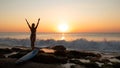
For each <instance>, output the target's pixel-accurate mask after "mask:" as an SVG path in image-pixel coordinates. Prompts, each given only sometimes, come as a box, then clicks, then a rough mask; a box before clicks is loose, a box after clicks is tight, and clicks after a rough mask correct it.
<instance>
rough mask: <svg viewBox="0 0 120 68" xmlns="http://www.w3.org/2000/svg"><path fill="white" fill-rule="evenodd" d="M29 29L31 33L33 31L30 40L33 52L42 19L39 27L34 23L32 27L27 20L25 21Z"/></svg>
mask: <svg viewBox="0 0 120 68" xmlns="http://www.w3.org/2000/svg"><path fill="white" fill-rule="evenodd" d="M25 20H26V22H27V24H28V26H29V28H30V31H31V35H30V40H31V48H32V50H33V49H34V46H35V40H36V29H37V27H38V25H39V21H40V18H39V19H38V22H37V25H36V26H35V24H34V23H32V25H31V26H30V24H29V22H28V21H27V19H25Z"/></svg>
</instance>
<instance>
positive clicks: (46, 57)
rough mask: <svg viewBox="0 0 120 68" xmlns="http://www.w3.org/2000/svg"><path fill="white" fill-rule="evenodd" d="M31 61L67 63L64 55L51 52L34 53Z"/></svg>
mask: <svg viewBox="0 0 120 68" xmlns="http://www.w3.org/2000/svg"><path fill="white" fill-rule="evenodd" d="M32 61H34V62H39V63H49V64H53V63H55V64H56V63H63V64H64V63H67V58H65V57H57V56H55V55H53V54H46V53H39V54H38V55H36V56H35V57H34V58H33V59H32Z"/></svg>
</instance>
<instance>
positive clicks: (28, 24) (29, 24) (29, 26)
mask: <svg viewBox="0 0 120 68" xmlns="http://www.w3.org/2000/svg"><path fill="white" fill-rule="evenodd" d="M25 20H26V22H27V24H28V26H29V28H30V29H31V27H30V24H29V22H28V21H27V19H26V18H25Z"/></svg>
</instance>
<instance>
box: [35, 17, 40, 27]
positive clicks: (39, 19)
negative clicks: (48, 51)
mask: <svg viewBox="0 0 120 68" xmlns="http://www.w3.org/2000/svg"><path fill="white" fill-rule="evenodd" d="M39 21H40V18H39V19H38V22H37V25H36V27H35V28H37V27H38V25H39Z"/></svg>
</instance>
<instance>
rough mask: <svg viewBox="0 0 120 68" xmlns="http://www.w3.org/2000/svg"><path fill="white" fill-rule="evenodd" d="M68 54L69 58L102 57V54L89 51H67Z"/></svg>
mask: <svg viewBox="0 0 120 68" xmlns="http://www.w3.org/2000/svg"><path fill="white" fill-rule="evenodd" d="M67 56H68V58H78V59H80V58H84V59H85V58H91V57H98V58H100V57H101V55H100V54H95V53H89V52H81V51H75V50H73V51H69V52H67Z"/></svg>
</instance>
